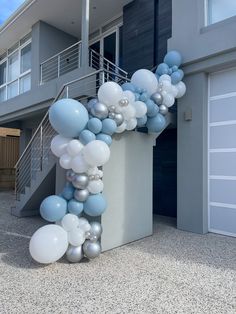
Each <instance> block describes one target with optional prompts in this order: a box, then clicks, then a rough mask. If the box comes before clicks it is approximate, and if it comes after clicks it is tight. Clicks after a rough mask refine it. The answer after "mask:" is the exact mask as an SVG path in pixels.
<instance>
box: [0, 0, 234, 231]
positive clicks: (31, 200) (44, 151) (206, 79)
mask: <svg viewBox="0 0 236 314" xmlns="http://www.w3.org/2000/svg"><path fill="white" fill-rule="evenodd" d="M216 2H217V1H214V0H209V1H205V0H199V1H194V0H190V1H189V0H178V1H177V0H173V1H171V0H133V1H132V0H119V1H109V0H99V1H98V0H91V1H88V0H81V1H74V0H68V1H65V0H51V1H50V2H48V1H46V0H38V1H36V0H29V1H26V2H25V3H24V4H23V6H22V7H20V8H19V10H18V11H17V12H16V13H15V14H14V15H13V16H12V17H10V19H9V20H8V21H6V23H5V24H4V25H3V26H2V27H1V29H0V101H1V102H0V125H1V126H4V127H12V128H17V129H20V130H21V136H20V152H21V153H23V152H24V154H23V158H21V159H20V161H19V163H18V168H17V173H16V175H17V189H18V190H19V193H18V194H19V199H18V205H17V206H18V207H17V208H16V209H14V210H13V213H14V214H16V215H19V216H24V215H30V214H33V213H34V209H36V207H37V206H38V205H37V204H38V203H39V202H40V200H41V199H42V198H43V197H44V196H46V195H45V192H46V193H48V194H53V193H54V192H55V190H56V191H57V190H58V191H59V190H60V188H61V187H60V186H57V184H56V186H55V182H60V176H63V175H64V174H63V173H60V171H59V170H58V169H57V167H56V169H55V161H51V159H50V156H49V151H50V149H49V148H50V139H51V137H52V136H53V132H52V130H51V129H49V126H48V124H47V120H42V119H43V117H44V116H45V114H46V112H47V110H48V108H49V106H50V105H51V104H52V102H53V101H54V100H55V98H56V99H58V98H60V97H65V96H69V97H73V98H76V99H79V100H81V101H83V99H85V98H88V97H91V96H93V95H94V94H96V90H97V87H98V85H99V84H100V78H101V75H102V79H103V80H104V78H105V79H114V73H115V79H118V80H120V81H125V80H126V79H127V77H130V75H131V74H132V73H133V72H134V71H135V70H137V69H139V68H148V69H153V68H154V67H155V66H156V65H157V64H158V63H160V62H162V60H163V57H164V55H165V53H166V51H167V41H168V49H169V50H171V49H175V50H178V51H180V53H181V54H182V55H183V59H184V71H185V73H186V79H185V82H186V85H187V87H188V92H187V94H186V96H185V97H184V98H183V99H181V100H180V101H178V115H177V116H178V123H177V126H178V127H177V132H178V140H176V125H175V126H173V124H172V127H171V128H169V129H168V130H166V131H165V132H163V134H162V136H160V138H159V139H158V140H157V146H156V148H155V150H154V172H153V177H154V188H155V189H157V190H156V191H154V193H153V194H154V208H156V207H159V208H158V210H156V213H161V214H167V215H168V214H169V215H172V216H175V215H177V227H178V228H180V229H183V230H188V231H193V232H198V233H206V232H208V231H213V232H220V233H226V234H230V235H233V234H235V233H236V230H235V229H236V225H235V220H236V219H235V218H236V217H235V215H236V211H235V208H236V205H235V204H236V203H235V202H234V193H233V190H234V183H235V181H234V171H236V170H235V168H236V165H235V162H234V153H235V152H236V146H234V137H232V131H231V129H233V126H234V125H235V123H234V122H235V121H231V120H236V119H235V118H232V116H233V112H234V111H233V103H232V102H230V101H233V97H234V90H233V88H234V87H233V86H234V84H232V82H233V77H234V74H235V73H236V72H234V69H233V67H234V66H235V65H234V62H235V60H236V57H235V53H234V49H235V47H236V42H235V38H234V35H233V34H234V32H233V29H234V27H235V23H236V20H235V17H229V16H228V15H229V13H227V12H225V13H224V16H223V17H220V13H221V9H220V10H218V7H217V6H216ZM218 2H221V1H218ZM222 2H223V3H225V2H224V1H222ZM227 5H229V6H230V5H231V4H230V3H227ZM193 8H194V9H193ZM231 9H232V10H231ZM231 9H230V10H229V11H230V12H234V13H235V11H233V8H231ZM217 10H218V11H217ZM186 12H187V14H186ZM219 19H222V21H219ZM219 38H221V39H220V40H219ZM234 57H235V58H234ZM102 69H103V70H102ZM104 69H105V70H106V71H105V72H104ZM222 70H224V71H223V72H218V71H222ZM80 79H81V80H80ZM82 79H83V80H82ZM227 80H228V81H227ZM221 81H222V83H221ZM69 83H70V84H69ZM231 96H232V97H231ZM218 99H221V101H223V102H225V103H226V106H228V108H229V110H227V113H228V116H227V115H226V116H224V117H223V114H226V111H225V110H223V112H221V111H220V108H222V107H224V105H223V106H220V105H218V107H217V109H216V110H218V111H217V112H214V111H212V110H213V109H212V108H213V107H214V104H215V103H217V101H218V103H219V100H218ZM221 101H220V103H221ZM214 108H215V107H214ZM230 110H232V113H231V111H230ZM210 116H212V119H213V120H211V119H210V118H209V117H210ZM219 116H220V117H222V120H221V119H219ZM221 128H222V129H221ZM35 132H36V133H35ZM44 132H45V133H44ZM217 132H218V133H217ZM224 132H226V133H224ZM227 132H230V133H229V134H228V133H227ZM209 134H210V135H209ZM223 134H225V135H223ZM32 136H33V137H32ZM222 136H226V137H227V138H232V142H230V140H229V141H228V142H227V143H228V144H227V145H228V146H227V145H226V142H225V141H224V138H222ZM220 139H221V142H217V140H219V141H220ZM158 141H159V142H158ZM32 143H34V145H32ZM176 147H177V150H178V161H177V163H178V176H176ZM234 150H235V151H234ZM39 156H43V159H44V160H47V162H48V166H47V167H46V169H44V168H43V164H42V160H41V159H40V158H39ZM160 156H162V157H160ZM170 156H171V157H170ZM168 158H169V159H168ZM221 158H224V163H223V164H224V165H225V167H228V168H227V169H226V168H225V169H223V168H222V166H221V164H222V163H221ZM160 165H161V166H160ZM29 168H30V169H31V171H30V174H29V173H28V171H27V169H29ZM210 169H211V170H210ZM37 171H38V172H40V175H39V176H38V173H37ZM211 171H212V172H211ZM55 176H56V180H55ZM167 177H168V180H166V178H167ZM176 177H177V196H178V197H177V199H178V201H177V206H176V183H175V181H176ZM32 180H34V181H37V182H36V183H35V186H32V184H31V181H32ZM42 183H44V186H45V185H47V187H48V189H47V191H45V189H42ZM235 184H236V183H235ZM40 187H41V188H40ZM159 187H161V189H160V188H159ZM160 191H161V192H160ZM170 191H171V195H172V197H169V196H168V197H166V196H165V195H168V193H170ZM227 193H228V194H227ZM230 193H231V194H230ZM22 194H25V195H26V196H24V195H23V199H20V198H21V196H22ZM226 194H227V195H226ZM155 196H157V199H156V198H155ZM220 197H222V198H220ZM160 200H162V201H161V203H160ZM155 202H156V203H155ZM158 202H159V203H158ZM168 202H169V203H168ZM157 204H158V205H157ZM174 207H177V211H176V210H174V212H172V211H171V209H172V208H174ZM27 208H28V209H30V210H26V209H27ZM222 217H223V218H224V219H222ZM233 218H234V220H233ZM223 221H224V223H223V225H222V226H220V223H221V222H223Z"/></svg>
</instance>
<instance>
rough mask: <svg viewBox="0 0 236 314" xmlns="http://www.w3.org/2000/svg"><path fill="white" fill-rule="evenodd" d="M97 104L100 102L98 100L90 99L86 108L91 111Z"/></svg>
mask: <svg viewBox="0 0 236 314" xmlns="http://www.w3.org/2000/svg"><path fill="white" fill-rule="evenodd" d="M97 102H98V100H97V98H92V99H90V100H89V101H88V102H87V104H86V108H87V109H88V110H90V109H91V108H92V107H93V106H94V105H95V104H96V103H97Z"/></svg>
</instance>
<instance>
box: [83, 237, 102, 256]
mask: <svg viewBox="0 0 236 314" xmlns="http://www.w3.org/2000/svg"><path fill="white" fill-rule="evenodd" d="M101 250H102V248H101V244H100V243H99V242H92V241H90V240H86V241H85V242H84V244H83V252H84V255H85V256H87V257H88V258H89V259H92V258H95V257H98V256H99V255H100V253H101Z"/></svg>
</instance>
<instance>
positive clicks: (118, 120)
mask: <svg viewBox="0 0 236 314" xmlns="http://www.w3.org/2000/svg"><path fill="white" fill-rule="evenodd" d="M114 120H115V122H116V125H117V126H120V125H121V124H122V123H123V122H124V117H123V115H122V114H121V113H116V114H115V118H114Z"/></svg>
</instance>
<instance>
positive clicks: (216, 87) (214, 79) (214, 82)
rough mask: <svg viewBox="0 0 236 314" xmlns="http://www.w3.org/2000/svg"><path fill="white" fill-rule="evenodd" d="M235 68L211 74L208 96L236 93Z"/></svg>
mask: <svg viewBox="0 0 236 314" xmlns="http://www.w3.org/2000/svg"><path fill="white" fill-rule="evenodd" d="M235 77H236V68H234V69H231V70H227V71H222V72H216V73H214V74H211V77H210V78H211V85H210V88H211V89H210V96H217V95H222V94H227V93H232V92H235V91H236V87H235Z"/></svg>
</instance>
